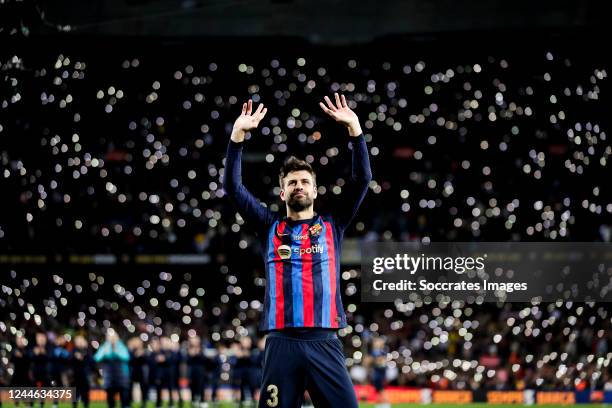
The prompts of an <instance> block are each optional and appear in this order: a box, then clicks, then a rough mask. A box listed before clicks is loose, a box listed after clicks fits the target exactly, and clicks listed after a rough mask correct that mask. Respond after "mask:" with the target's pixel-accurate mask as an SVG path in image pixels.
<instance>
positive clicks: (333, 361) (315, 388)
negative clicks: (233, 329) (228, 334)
mask: <svg viewBox="0 0 612 408" xmlns="http://www.w3.org/2000/svg"><path fill="white" fill-rule="evenodd" d="M304 390H306V391H308V394H309V395H310V398H311V399H312V402H313V404H314V406H315V407H316V408H326V407H330V408H331V407H333V408H337V407H342V408H357V406H358V404H357V397H356V395H355V389H354V388H353V383H352V382H351V378H350V377H349V373H348V371H347V370H346V365H345V362H344V352H343V346H342V343H341V342H340V340H339V339H338V336H337V335H336V332H335V331H330V330H324V329H320V330H316V329H315V330H312V329H310V330H305V331H298V330H283V331H277V332H271V333H270V334H269V335H268V337H267V339H266V349H265V351H264V363H263V381H262V384H261V395H260V397H259V408H269V407H272V408H274V407H277V408H300V407H301V406H302V400H303V398H304Z"/></svg>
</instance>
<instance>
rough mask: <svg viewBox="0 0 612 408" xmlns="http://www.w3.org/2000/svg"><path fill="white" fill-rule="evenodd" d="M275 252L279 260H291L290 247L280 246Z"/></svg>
mask: <svg viewBox="0 0 612 408" xmlns="http://www.w3.org/2000/svg"><path fill="white" fill-rule="evenodd" d="M276 251H277V252H278V256H280V257H281V259H289V258H291V247H290V246H289V245H280V246H279V247H278V248H277V249H276Z"/></svg>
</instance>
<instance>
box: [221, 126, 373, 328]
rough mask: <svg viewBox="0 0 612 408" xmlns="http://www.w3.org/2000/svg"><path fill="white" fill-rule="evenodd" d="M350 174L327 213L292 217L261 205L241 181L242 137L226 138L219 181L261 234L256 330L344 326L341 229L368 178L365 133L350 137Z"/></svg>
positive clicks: (370, 177) (347, 221)
mask: <svg viewBox="0 0 612 408" xmlns="http://www.w3.org/2000/svg"><path fill="white" fill-rule="evenodd" d="M353 139H354V140H353V141H351V143H350V146H351V150H352V172H351V179H350V180H349V181H348V182H347V183H346V184H345V185H344V186H343V195H342V197H341V200H340V201H339V205H337V206H335V209H334V211H333V212H332V213H330V214H325V215H319V214H315V216H314V217H313V218H310V219H305V220H291V219H289V218H287V217H281V216H279V215H278V214H277V213H274V212H272V211H270V210H269V209H268V208H266V207H264V206H262V205H261V204H260V203H259V201H258V200H257V199H256V198H255V197H254V196H253V195H252V194H251V193H250V192H249V191H248V190H247V189H246V188H245V187H244V185H243V184H242V177H241V173H242V171H241V157H242V143H234V142H231V141H230V144H229V146H228V149H227V159H226V163H225V166H226V169H225V175H224V181H223V187H224V189H225V192H226V193H227V194H228V196H229V197H230V199H231V200H232V202H233V203H234V205H235V206H236V207H237V208H238V211H239V212H240V215H241V216H242V217H243V218H244V219H245V220H246V221H247V222H248V223H249V224H250V225H251V226H252V227H254V229H255V231H256V232H257V235H258V236H259V237H260V238H262V240H263V242H262V244H263V257H264V263H265V268H266V295H265V300H264V310H263V315H262V317H261V320H260V326H259V328H260V330H261V331H270V330H281V329H285V328H329V329H335V328H343V327H346V314H345V313H344V308H343V306H342V298H341V295H340V294H341V292H340V255H341V249H342V248H341V243H342V237H343V235H344V230H345V229H346V227H347V226H348V225H349V224H350V222H351V220H352V219H353V218H354V216H355V214H356V213H357V209H358V208H359V205H360V204H361V202H362V201H363V198H364V197H365V194H366V192H367V188H368V184H369V182H370V180H371V179H372V173H371V170H370V161H369V157H368V152H367V146H366V143H365V140H364V137H363V135H361V136H359V137H357V138H353Z"/></svg>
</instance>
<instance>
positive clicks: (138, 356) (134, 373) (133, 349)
mask: <svg viewBox="0 0 612 408" xmlns="http://www.w3.org/2000/svg"><path fill="white" fill-rule="evenodd" d="M128 350H129V351H130V389H129V395H130V402H132V393H133V390H134V386H135V385H136V384H138V388H139V389H140V401H139V402H140V403H141V407H144V406H146V404H147V402H148V401H149V364H148V358H149V357H148V356H147V354H146V351H145V348H144V345H143V343H142V340H141V339H140V338H139V337H132V338H131V339H129V340H128Z"/></svg>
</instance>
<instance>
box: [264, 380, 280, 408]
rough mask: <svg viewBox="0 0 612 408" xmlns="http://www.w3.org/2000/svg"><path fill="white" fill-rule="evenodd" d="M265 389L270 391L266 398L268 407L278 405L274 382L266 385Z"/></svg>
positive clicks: (276, 389) (276, 388)
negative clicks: (268, 396)
mask: <svg viewBox="0 0 612 408" xmlns="http://www.w3.org/2000/svg"><path fill="white" fill-rule="evenodd" d="M266 391H268V392H269V393H270V398H268V399H267V400H266V404H268V406H269V407H275V406H277V405H278V387H277V386H276V385H274V384H270V385H268V386H267V387H266Z"/></svg>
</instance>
